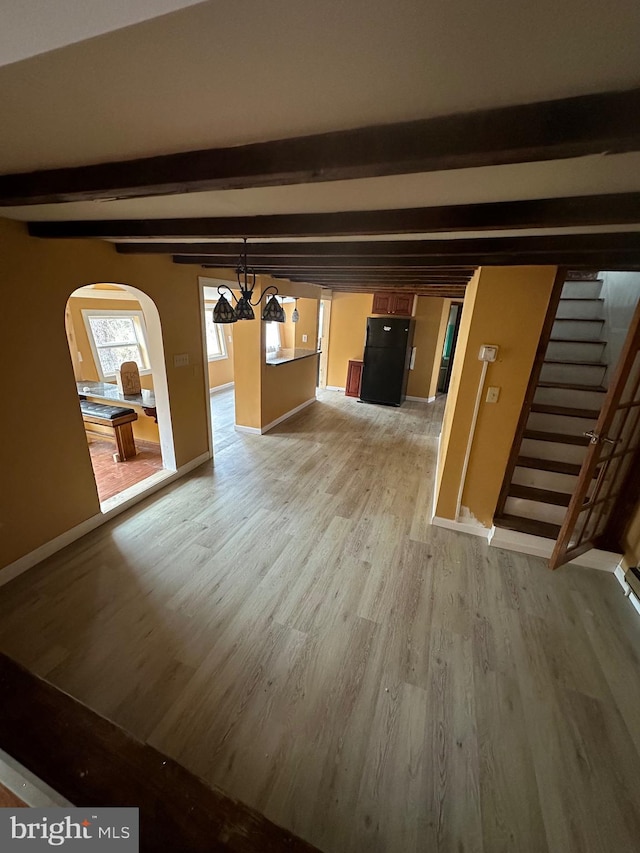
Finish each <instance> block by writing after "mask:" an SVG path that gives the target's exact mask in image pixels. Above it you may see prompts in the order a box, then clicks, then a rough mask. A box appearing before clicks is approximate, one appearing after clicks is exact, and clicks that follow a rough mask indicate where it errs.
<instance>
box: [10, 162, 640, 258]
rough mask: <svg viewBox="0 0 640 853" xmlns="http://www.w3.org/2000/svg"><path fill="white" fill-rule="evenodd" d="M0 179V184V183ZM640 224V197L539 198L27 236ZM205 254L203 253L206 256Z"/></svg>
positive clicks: (45, 228) (87, 227)
mask: <svg viewBox="0 0 640 853" xmlns="http://www.w3.org/2000/svg"><path fill="white" fill-rule="evenodd" d="M1 180H2V179H1V178H0V182H1ZM635 223H640V193H637V192H633V193H609V194H606V195H589V196H570V197H567V198H543V199H530V200H525V201H497V202H486V203H482V204H456V205H446V206H444V207H417V208H400V209H398V210H354V211H342V212H339V213H293V214H286V213H285V214H272V215H268V216H225V217H215V218H191V219H186V218H182V219H107V220H86V221H75V220H73V221H59V222H31V223H29V233H30V234H31V236H33V237H46V238H67V237H73V238H76V237H99V238H114V239H117V238H121V239H124V238H145V237H146V238H151V237H165V238H166V237H168V238H179V237H191V238H194V237H209V238H218V239H225V238H226V239H230V238H233V237H236V238H240V237H248V238H251V239H259V238H261V237H280V238H287V237H354V236H358V235H360V234H367V235H370V236H376V235H379V234H420V233H425V234H428V233H442V232H448V231H462V232H464V231H496V230H507V229H510V230H517V229H522V228H571V227H574V228H575V227H589V226H596V225H632V224H635ZM161 246H162V243H131V244H129V243H119V244H118V251H119V252H120V251H121V252H123V253H127V252H128V253H135V254H137V253H142V252H145V253H154V252H157V251H161V252H167V253H169V254H177V253H178V252H180V251H181V249H180V248H179V247H176V249H175V250H174V249H173V247H172V244H171V243H168V244H166V246H165V247H163V248H158V247H161ZM207 251H208V249H206V248H204V247H203V249H202V254H205V253H206V252H207Z"/></svg>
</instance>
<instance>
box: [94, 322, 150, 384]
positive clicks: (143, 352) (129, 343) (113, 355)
mask: <svg viewBox="0 0 640 853" xmlns="http://www.w3.org/2000/svg"><path fill="white" fill-rule="evenodd" d="M82 316H83V319H84V324H85V327H86V329H87V335H88V336H89V343H90V344H91V350H92V352H93V358H94V361H95V363H96V368H97V370H98V374H99V376H100V380H101V381H102V382H106V381H108V380H109V379H115V375H116V372H117V371H118V370H119V368H120V365H121V364H122V362H123V361H135V363H136V364H137V365H138V369H139V370H140V373H145V372H146V373H150V364H149V352H148V348H147V339H146V332H145V326H144V315H143V313H142V311H94V310H87V309H84V310H83V311H82Z"/></svg>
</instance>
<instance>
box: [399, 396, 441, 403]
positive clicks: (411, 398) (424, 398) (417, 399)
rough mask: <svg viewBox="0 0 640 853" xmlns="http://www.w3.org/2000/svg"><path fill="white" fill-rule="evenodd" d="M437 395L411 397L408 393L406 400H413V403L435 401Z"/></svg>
mask: <svg viewBox="0 0 640 853" xmlns="http://www.w3.org/2000/svg"><path fill="white" fill-rule="evenodd" d="M435 399H436V398H435V397H409V395H407V396H406V397H405V400H411V402H412V403H433V401H434V400H435Z"/></svg>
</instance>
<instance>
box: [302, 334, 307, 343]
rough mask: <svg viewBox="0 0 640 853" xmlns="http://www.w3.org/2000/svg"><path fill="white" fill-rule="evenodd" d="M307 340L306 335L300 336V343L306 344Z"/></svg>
mask: <svg viewBox="0 0 640 853" xmlns="http://www.w3.org/2000/svg"><path fill="white" fill-rule="evenodd" d="M307 340H308V335H303V336H302V343H303V344H306V342H307Z"/></svg>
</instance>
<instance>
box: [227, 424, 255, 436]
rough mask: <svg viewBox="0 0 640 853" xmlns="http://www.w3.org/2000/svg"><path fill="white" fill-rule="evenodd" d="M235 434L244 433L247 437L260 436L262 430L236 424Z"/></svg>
mask: <svg viewBox="0 0 640 853" xmlns="http://www.w3.org/2000/svg"><path fill="white" fill-rule="evenodd" d="M234 429H235V431H236V432H246V433H247V434H248V435H262V430H261V429H260V427H248V426H242V425H241V424H236V425H235V426H234Z"/></svg>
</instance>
